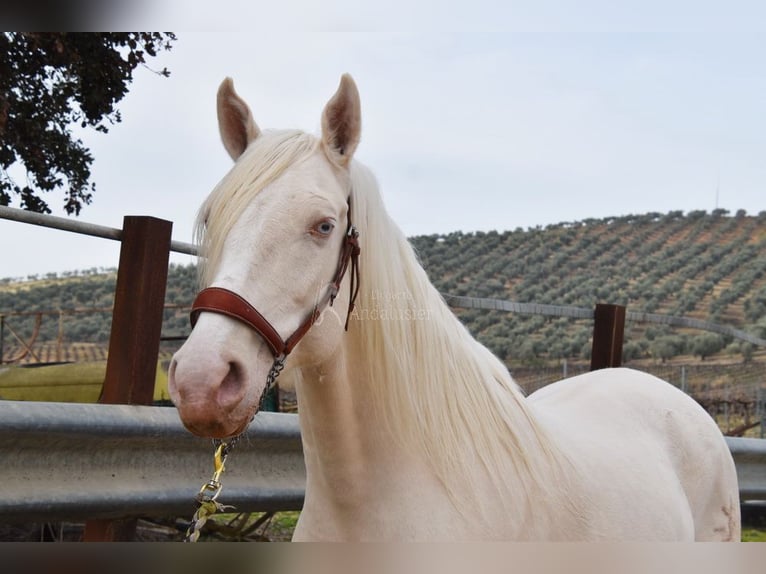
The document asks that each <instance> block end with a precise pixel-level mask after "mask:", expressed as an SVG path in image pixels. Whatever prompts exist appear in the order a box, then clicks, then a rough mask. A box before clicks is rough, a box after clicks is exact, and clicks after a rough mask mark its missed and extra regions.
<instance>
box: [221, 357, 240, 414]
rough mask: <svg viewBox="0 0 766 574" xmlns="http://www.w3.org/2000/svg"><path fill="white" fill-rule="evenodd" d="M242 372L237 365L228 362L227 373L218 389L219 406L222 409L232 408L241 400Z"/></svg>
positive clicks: (233, 362)
mask: <svg viewBox="0 0 766 574" xmlns="http://www.w3.org/2000/svg"><path fill="white" fill-rule="evenodd" d="M244 372H245V371H244V369H243V368H242V366H241V365H240V364H239V363H237V362H235V361H231V362H229V371H228V372H227V373H226V376H225V377H224V378H223V380H222V381H221V386H220V387H219V389H218V404H219V405H221V406H223V407H226V406H234V405H236V404H237V403H239V402H240V401H241V400H242V398H243V397H244V394H245V381H244Z"/></svg>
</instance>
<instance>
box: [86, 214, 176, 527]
mask: <svg viewBox="0 0 766 574" xmlns="http://www.w3.org/2000/svg"><path fill="white" fill-rule="evenodd" d="M172 229H173V223H172V222H170V221H165V220H162V219H157V218H154V217H139V216H126V217H125V218H124V220H123V229H122V247H121V248H120V266H119V269H118V271H117V286H116V289H115V296H114V310H113V312H112V329H111V333H110V336H109V355H108V357H107V362H106V376H105V379H104V387H103V389H102V391H101V397H100V398H99V402H100V403H106V404H129V405H150V404H151V403H152V401H153V399H154V384H155V379H156V376H157V359H158V357H159V345H160V332H161V330H162V317H163V308H164V304H165V288H166V287H167V280H168V261H169V256H170V236H171V232H172ZM129 510H130V509H126V513H127V512H129ZM135 530H136V519H126V520H114V521H112V520H90V521H88V522H87V523H86V525H85V533H84V536H83V539H84V540H86V541H116V540H130V539H132V538H133V537H134V536H135Z"/></svg>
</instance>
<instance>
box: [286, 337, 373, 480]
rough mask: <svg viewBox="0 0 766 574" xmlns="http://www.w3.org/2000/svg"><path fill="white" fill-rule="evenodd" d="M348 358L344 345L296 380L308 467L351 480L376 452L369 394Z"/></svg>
mask: <svg viewBox="0 0 766 574" xmlns="http://www.w3.org/2000/svg"><path fill="white" fill-rule="evenodd" d="M350 354H351V352H350V351H349V349H348V346H347V345H346V344H343V345H340V347H339V350H338V353H337V354H336V355H335V356H333V357H332V358H330V359H328V360H326V361H323V362H320V363H314V364H311V365H309V366H303V367H302V368H301V369H300V376H299V377H298V378H297V380H296V393H297V397H298V412H299V415H300V424H301V434H302V437H303V443H304V450H305V451H306V452H307V453H310V456H308V457H307V459H306V462H307V464H308V465H312V464H313V465H316V466H321V473H322V474H323V475H327V474H328V473H331V472H332V473H337V474H339V475H341V474H342V475H344V476H349V475H351V474H353V471H354V469H355V468H356V467H358V466H359V465H360V464H368V463H370V462H372V459H374V458H375V457H376V456H377V455H378V453H379V452H380V445H379V442H380V441H379V440H378V438H379V437H377V436H376V434H375V432H374V430H373V429H374V423H373V422H372V421H374V420H375V418H376V417H377V415H376V413H375V409H374V402H373V401H372V395H371V393H370V392H369V391H370V389H369V386H367V385H365V384H363V381H360V380H359V378H358V373H357V372H356V370H355V369H354V364H353V361H349V360H348V358H349V356H350ZM328 480H329V478H328Z"/></svg>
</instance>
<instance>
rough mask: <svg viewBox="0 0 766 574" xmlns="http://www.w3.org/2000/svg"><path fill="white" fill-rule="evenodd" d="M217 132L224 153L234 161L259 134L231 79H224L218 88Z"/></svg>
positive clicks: (250, 113) (251, 115) (259, 131)
mask: <svg viewBox="0 0 766 574" xmlns="http://www.w3.org/2000/svg"><path fill="white" fill-rule="evenodd" d="M218 130H219V131H220V132H221V140H223V145H224V147H225V148H226V151H228V152H229V155H230V156H231V159H233V160H234V161H236V160H237V158H238V157H239V156H241V155H242V153H243V152H244V151H245V149H247V146H248V144H250V142H251V141H253V140H254V139H255V138H257V137H258V136H259V135H260V133H261V130H260V129H258V126H257V125H256V124H255V120H253V114H252V112H251V111H250V108H249V107H248V105H247V104H246V103H245V100H243V99H242V98H240V97H239V95H238V94H237V92H235V91H234V82H233V81H232V79H231V78H226V79H225V80H224V81H223V82H221V86H220V87H219V88H218Z"/></svg>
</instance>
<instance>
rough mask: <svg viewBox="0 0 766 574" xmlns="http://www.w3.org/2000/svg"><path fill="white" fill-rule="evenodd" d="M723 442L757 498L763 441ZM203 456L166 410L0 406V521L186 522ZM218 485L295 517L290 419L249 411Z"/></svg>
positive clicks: (228, 495)
mask: <svg viewBox="0 0 766 574" xmlns="http://www.w3.org/2000/svg"><path fill="white" fill-rule="evenodd" d="M726 441H727V443H728V444H729V448H730V449H731V452H732V454H733V456H734V461H735V463H736V465H737V475H738V477H739V487H740V497H741V499H742V500H743V501H746V500H766V441H763V440H760V439H746V438H727V439H726ZM212 452H213V449H212V446H211V443H210V441H209V440H205V439H201V438H197V437H194V436H192V435H191V434H190V433H189V432H188V431H187V430H186V429H185V428H184V427H183V425H182V424H181V422H180V420H179V418H178V414H177V412H176V410H175V409H172V408H162V407H144V406H129V405H86V404H73V403H30V402H17V401H0V460H2V461H3V464H2V465H0V484H2V491H1V492H2V496H0V523H12V522H21V521H24V522H31V521H55V520H76V519H86V518H87V519H90V518H119V517H124V516H135V515H148V516H189V517H191V515H192V513H193V512H194V503H193V499H194V496H195V495H196V493H197V492H198V491H199V488H200V487H201V485H202V484H203V483H204V482H206V481H207V480H208V479H209V478H210V475H211V473H212V470H213V462H212ZM222 482H223V491H222V493H221V497H220V498H219V501H220V502H222V503H224V504H231V505H234V506H235V507H236V510H237V511H238V512H255V511H271V510H299V509H300V508H301V507H302V505H303V497H304V492H305V483H306V471H305V466H304V462H303V451H302V447H301V441H300V430H299V426H298V416H297V415H294V414H279V413H267V412H261V413H259V414H258V415H257V416H256V417H255V419H254V420H253V422H252V423H251V424H250V428H249V430H248V432H247V435H246V437H245V438H244V439H243V440H241V441H240V442H239V443H238V444H237V447H236V448H235V450H234V451H233V452H232V454H231V456H230V457H229V459H228V461H227V464H226V472H225V473H224V475H223V478H222Z"/></svg>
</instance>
